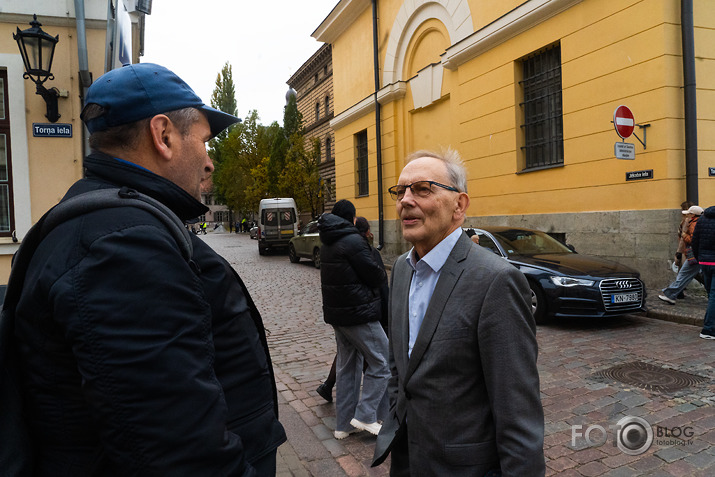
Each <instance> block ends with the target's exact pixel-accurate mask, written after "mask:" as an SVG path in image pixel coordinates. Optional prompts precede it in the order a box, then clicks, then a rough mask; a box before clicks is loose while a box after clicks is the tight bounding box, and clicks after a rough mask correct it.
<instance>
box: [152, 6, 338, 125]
mask: <svg viewBox="0 0 715 477" xmlns="http://www.w3.org/2000/svg"><path fill="white" fill-rule="evenodd" d="M337 4H338V0H258V1H256V0H198V1H188V0H155V1H154V2H152V11H151V15H147V17H146V33H145V37H144V56H143V57H142V58H141V62H142V63H147V62H151V63H158V64H160V65H163V66H166V67H167V68H169V69H170V70H172V71H174V72H175V73H176V74H178V75H179V76H180V77H181V78H183V79H184V81H186V82H187V83H188V84H189V86H191V87H192V88H193V89H194V91H196V93H197V94H198V95H199V96H200V97H201V99H203V101H204V103H206V104H210V101H211V93H212V92H213V89H214V86H215V82H216V75H217V74H218V73H219V72H220V71H221V68H222V67H223V65H224V63H225V62H226V61H228V62H229V63H231V65H232V67H233V81H234V83H235V85H236V102H237V103H238V116H239V117H240V118H245V117H246V115H247V114H248V112H249V111H250V110H253V109H255V110H257V111H258V115H259V116H260V122H261V123H262V124H264V125H268V124H270V123H271V122H273V121H278V123H279V124H281V125H282V124H283V107H284V106H285V94H286V92H287V91H288V85H287V84H286V81H288V79H289V78H290V77H291V76H292V75H293V74H294V73H295V72H296V71H297V70H298V68H300V66H301V65H302V64H303V63H305V61H306V60H307V59H308V58H310V57H311V56H312V55H313V53H315V52H316V51H318V49H319V48H320V47H321V46H322V43H320V42H318V41H317V40H316V39H315V38H312V37H311V36H310V35H311V34H312V33H313V32H314V31H315V29H316V28H318V26H319V25H320V24H321V23H322V22H323V20H324V19H325V18H326V17H327V16H328V14H329V13H330V12H331V10H332V9H333V7H335V5H337Z"/></svg>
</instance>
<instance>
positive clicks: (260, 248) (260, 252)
mask: <svg viewBox="0 0 715 477" xmlns="http://www.w3.org/2000/svg"><path fill="white" fill-rule="evenodd" d="M265 254H266V250H265V249H264V248H263V246H261V244H260V242H259V243H258V255H265Z"/></svg>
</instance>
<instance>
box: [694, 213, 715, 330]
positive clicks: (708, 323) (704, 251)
mask: <svg viewBox="0 0 715 477" xmlns="http://www.w3.org/2000/svg"><path fill="white" fill-rule="evenodd" d="M692 249H693V255H694V256H695V259H696V260H697V261H698V263H699V264H700V267H701V268H702V271H703V278H704V282H705V290H706V291H707V293H708V307H707V310H706V311H705V320H704V322H703V329H702V331H701V332H700V337H701V338H703V339H706V340H715V206H712V207H708V208H707V209H705V211H704V213H703V214H702V216H701V217H700V219H699V220H698V224H697V225H696V226H695V230H694V231H693V240H692Z"/></svg>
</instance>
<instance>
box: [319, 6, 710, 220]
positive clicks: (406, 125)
mask: <svg viewBox="0 0 715 477" xmlns="http://www.w3.org/2000/svg"><path fill="white" fill-rule="evenodd" d="M522 3H524V2H495V1H494V2H478V1H476V0H474V1H470V2H469V5H470V7H471V9H472V22H473V25H474V28H475V30H476V29H479V28H481V27H483V26H485V25H489V23H491V22H492V21H498V19H499V17H501V16H502V15H504V14H505V13H508V12H510V11H511V10H513V9H514V8H516V7H518V6H519V5H521V4H522ZM380 5H381V6H380V38H381V39H386V38H389V37H390V34H393V35H394V33H395V32H391V31H390V28H392V27H393V25H394V24H395V18H394V17H395V15H397V13H398V12H399V11H400V6H401V5H402V2H399V1H383V2H380ZM712 10H713V9H711V8H710V9H709V8H708V7H707V2H706V1H703V0H701V1H698V0H696V1H695V15H694V18H695V21H696V57H697V60H696V68H697V85H698V93H697V98H698V119H699V121H698V141H699V144H698V146H699V177H700V179H699V193H700V203H701V204H703V205H707V204H713V203H715V178H708V167H715V152H713V151H715V134H713V133H715V131H714V130H713V128H715V121H713V119H714V118H713V116H714V115H715V93H714V92H713V91H715V74H714V73H715V61H714V60H715V13H713V11H712ZM370 20H371V19H370V11H369V9H368V10H366V11H365V12H364V14H363V15H362V16H361V17H360V19H359V20H358V21H357V22H355V23H354V24H353V25H352V26H350V27H349V28H348V29H347V31H345V33H344V34H343V35H342V36H340V37H339V38H338V39H337V40H336V42H335V45H337V46H340V48H336V49H335V50H334V52H333V61H334V64H337V65H340V68H339V69H338V68H336V70H335V98H336V115H338V116H339V115H340V114H341V113H342V112H344V111H345V110H347V109H348V108H350V107H351V106H353V105H354V104H356V103H358V102H359V101H361V100H363V99H364V98H366V97H368V96H369V95H370V94H371V93H372V92H373V90H374V87H373V77H372V67H371V64H370V61H371V56H370V54H371V52H372V36H371V27H372V25H371V21H370ZM446 31H447V30H446V28H445V27H444V26H443V25H442V26H440V25H439V22H438V20H435V19H431V20H428V21H427V22H424V23H423V24H422V25H420V26H419V27H418V28H416V30H415V33H414V35H413V37H412V38H409V39H406V40H405V41H409V46H408V47H407V49H406V53H405V61H404V70H403V71H402V72H401V75H402V77H401V79H402V80H403V81H408V83H407V88H406V94H405V95H404V97H403V98H401V99H397V100H393V101H391V102H389V103H387V104H385V105H384V106H383V107H382V111H381V114H382V142H383V144H382V152H383V185H384V188H385V189H386V188H387V187H389V186H390V185H393V184H394V183H395V182H396V178H397V175H398V174H399V171H400V169H401V168H402V166H403V158H404V156H405V155H406V154H407V153H409V152H410V151H412V150H414V149H418V148H432V149H436V148H439V146H442V145H452V146H453V147H455V148H457V149H458V150H459V151H460V152H461V154H462V156H463V158H464V160H465V162H466V164H467V167H468V171H469V176H470V181H469V192H470V196H471V197H472V205H471V207H470V210H469V211H468V215H470V216H473V215H493V214H494V211H495V210H499V211H500V213H501V214H506V215H517V214H545V213H546V214H548V213H563V212H579V211H609V210H612V211H615V210H649V209H671V208H674V207H677V206H678V204H680V202H681V201H682V200H684V199H685V159H684V121H683V116H684V107H683V90H682V86H683V79H682V57H681V55H682V52H681V41H680V34H681V31H680V7H679V2H672V1H668V0H629V1H622V2H610V1H607V0H592V1H588V2H578V3H574V4H573V5H572V6H571V7H570V8H568V9H567V10H565V11H563V12H560V13H559V14H558V15H556V16H553V17H551V18H549V19H547V20H545V21H543V22H542V23H539V24H536V25H532V26H531V27H530V28H528V29H527V30H526V31H523V32H521V33H520V34H518V35H516V36H514V37H512V38H509V39H507V40H506V41H503V42H501V43H498V44H496V45H492V46H491V47H490V48H488V49H486V50H485V51H483V52H482V53H481V54H480V55H479V56H477V57H475V58H473V59H471V60H469V61H467V62H465V63H462V64H460V65H459V66H458V67H457V69H456V70H454V71H450V70H447V69H445V70H444V72H443V81H442V89H441V96H440V98H439V99H438V100H435V101H434V102H433V103H432V104H431V105H429V106H427V107H423V108H420V109H415V108H414V106H413V104H414V103H413V91H412V84H411V82H410V81H409V80H410V78H411V77H413V76H414V75H415V74H416V73H417V72H418V71H420V69H422V68H424V67H425V66H427V64H429V63H432V62H434V61H435V58H439V57H440V55H442V54H443V53H444V50H445V48H446V47H447V46H445V44H444V41H442V40H443V39H444V36H445V35H446ZM553 44H560V48H561V64H562V95H563V136H564V141H563V144H564V165H563V167H557V168H552V169H547V170H541V171H532V172H525V173H520V172H521V169H522V168H523V165H524V158H523V157H522V153H521V149H520V147H521V145H522V139H521V130H520V124H521V117H522V112H521V107H520V105H519V102H520V101H521V98H520V86H519V83H518V82H519V80H520V78H521V73H520V60H521V59H522V58H523V57H525V56H527V55H529V54H530V53H533V52H535V51H537V50H539V49H541V48H543V47H547V46H549V45H553ZM385 51H386V48H385V45H382V48H381V50H380V52H381V57H380V58H381V62H382V63H383V64H384V62H385ZM366 65H369V66H366ZM346 78H349V79H346ZM360 78H362V79H360ZM620 104H626V105H628V106H629V107H630V108H631V110H632V111H633V113H634V115H635V118H636V122H637V123H639V124H645V123H647V124H650V127H649V128H648V130H647V149H644V148H643V146H642V145H641V144H640V143H639V142H638V141H637V140H636V139H635V137H631V138H629V139H628V142H631V143H634V144H635V146H636V159H635V160H632V161H627V160H619V159H616V158H615V157H614V152H613V148H614V144H615V142H616V141H618V140H620V138H619V137H618V136H617V135H616V133H615V131H614V129H613V125H612V123H611V121H612V118H613V111H614V110H615V108H616V107H617V106H619V105H620ZM374 124H375V119H374V111H372V112H369V113H367V114H365V115H364V116H362V117H360V118H357V119H355V120H354V122H352V123H349V124H345V123H343V124H342V125H341V127H339V128H337V129H336V142H339V143H340V148H339V149H337V150H336V168H337V170H339V171H343V172H342V173H341V174H338V176H337V177H336V182H337V185H338V188H337V192H338V196H339V198H350V199H352V198H354V195H355V193H354V181H353V179H354V170H353V169H354V167H355V165H354V146H353V145H352V141H353V139H352V137H353V134H355V133H356V132H358V131H359V130H362V129H365V128H367V129H368V136H369V140H370V158H369V161H370V166H371V169H370V180H371V187H370V197H367V198H359V199H357V201H358V202H359V203H361V204H363V205H364V206H365V207H366V208H367V209H368V210H370V211H373V210H374V211H375V212H374V214H372V215H370V216H368V218H369V219H371V220H374V219H376V218H377V209H376V207H377V194H376V193H375V189H374V187H373V184H374V181H375V179H376V171H375V169H374V167H375V164H376V160H375V145H374V144H375V143H374V141H375V138H374V134H375V130H374ZM636 134H638V136H640V137H641V139H643V132H642V131H641V130H639V129H638V128H636ZM646 169H652V170H653V171H654V179H652V180H643V181H630V182H626V181H625V175H626V172H628V171H636V170H646ZM348 171H350V173H348ZM351 174H352V175H351ZM343 181H348V182H349V183H343ZM385 197H388V196H387V195H385ZM356 205H357V204H356ZM384 210H385V218H390V217H393V215H394V212H393V210H394V207H393V206H392V204H391V201H390V200H389V198H388V199H387V200H386V201H385V209H384Z"/></svg>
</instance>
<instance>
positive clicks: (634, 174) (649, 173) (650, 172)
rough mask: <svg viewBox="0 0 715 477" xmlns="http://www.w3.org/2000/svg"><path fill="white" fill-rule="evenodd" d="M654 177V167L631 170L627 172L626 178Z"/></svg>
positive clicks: (632, 179)
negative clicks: (644, 169) (643, 169)
mask: <svg viewBox="0 0 715 477" xmlns="http://www.w3.org/2000/svg"><path fill="white" fill-rule="evenodd" d="M652 178H653V169H648V170H646V171H631V172H626V180H627V181H637V180H641V179H652Z"/></svg>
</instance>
